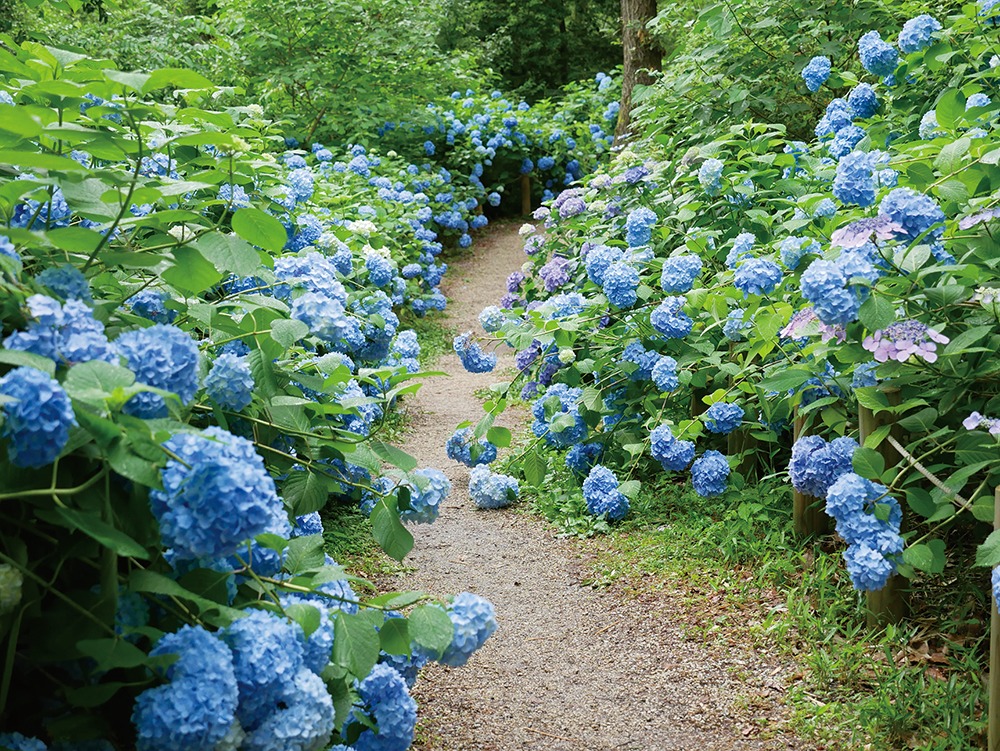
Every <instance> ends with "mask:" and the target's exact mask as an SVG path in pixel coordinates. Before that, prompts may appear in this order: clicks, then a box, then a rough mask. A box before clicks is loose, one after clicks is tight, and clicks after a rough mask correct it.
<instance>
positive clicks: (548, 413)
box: [531, 383, 587, 447]
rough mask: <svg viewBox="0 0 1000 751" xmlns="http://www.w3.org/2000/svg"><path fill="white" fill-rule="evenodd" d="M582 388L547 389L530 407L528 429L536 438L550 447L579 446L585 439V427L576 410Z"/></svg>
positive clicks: (555, 385)
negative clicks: (529, 427) (532, 417)
mask: <svg viewBox="0 0 1000 751" xmlns="http://www.w3.org/2000/svg"><path fill="white" fill-rule="evenodd" d="M582 396H583V389H579V388H572V387H570V386H567V385H565V384H563V383H556V384H553V385H551V386H549V387H548V389H547V390H546V391H545V393H544V394H542V395H541V396H540V397H538V398H537V399H536V400H535V402H534V404H533V405H532V407H531V413H532V415H533V416H534V418H535V421H534V423H533V424H532V426H531V429H532V431H533V432H534V433H535V435H536V436H538V437H543V436H544V438H545V442H546V443H548V444H549V445H552V446H563V447H565V446H572V445H573V444H576V443H581V442H582V441H583V440H584V439H585V438H586V436H587V425H586V423H585V422H584V421H583V417H582V416H581V415H580V411H579V400H580V397H582Z"/></svg>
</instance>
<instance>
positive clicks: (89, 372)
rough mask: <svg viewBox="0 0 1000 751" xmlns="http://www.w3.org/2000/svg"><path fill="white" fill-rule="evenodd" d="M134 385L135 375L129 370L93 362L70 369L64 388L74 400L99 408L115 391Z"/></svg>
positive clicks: (105, 363) (99, 361) (97, 361)
mask: <svg viewBox="0 0 1000 751" xmlns="http://www.w3.org/2000/svg"><path fill="white" fill-rule="evenodd" d="M133 383H135V373H133V372H132V371H131V370H129V369H128V368H123V367H121V366H120V365H112V364H111V363H109V362H103V361H101V360H91V361H90V362H83V363H80V364H79V365H74V366H73V367H72V368H70V369H69V372H68V373H67V374H66V380H65V382H64V383H63V388H65V389H66V393H67V394H69V395H70V396H71V397H73V398H74V399H79V400H80V401H81V402H86V403H88V404H94V405H98V406H99V405H101V404H103V403H104V402H105V400H107V399H108V398H110V397H111V396H112V395H113V394H114V392H115V390H117V389H126V388H128V387H129V386H131V385H132V384H133Z"/></svg>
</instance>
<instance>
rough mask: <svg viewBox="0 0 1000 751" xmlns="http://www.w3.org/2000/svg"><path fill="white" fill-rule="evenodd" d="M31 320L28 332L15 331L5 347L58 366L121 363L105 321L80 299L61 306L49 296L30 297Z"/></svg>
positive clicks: (4, 344) (4, 343)
mask: <svg viewBox="0 0 1000 751" xmlns="http://www.w3.org/2000/svg"><path fill="white" fill-rule="evenodd" d="M28 311H29V312H30V317H31V319H32V320H31V322H30V323H29V324H28V329H27V331H15V332H14V333H13V334H11V335H10V336H8V337H7V338H6V339H5V340H4V342H3V346H4V347H5V348H7V349H16V350H21V351H24V352H33V353H34V354H36V355H41V356H42V357H47V358H49V359H50V360H52V361H53V362H55V363H56V364H58V365H73V364H75V363H81V362H90V361H91V360H101V361H103V362H117V361H118V353H117V352H116V351H115V348H114V347H113V346H112V345H111V344H110V343H109V342H108V337H107V335H106V334H105V333H104V324H103V323H101V322H100V321H97V320H95V319H94V315H93V311H91V309H90V308H88V307H87V306H86V305H84V304H83V303H82V302H80V301H79V300H69V301H68V302H66V303H65V304H64V305H60V304H59V302H58V301H57V300H54V299H52V298H51V297H46V296H45V295H32V296H31V297H29V298H28Z"/></svg>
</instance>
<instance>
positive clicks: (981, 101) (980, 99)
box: [965, 92, 993, 110]
mask: <svg viewBox="0 0 1000 751" xmlns="http://www.w3.org/2000/svg"><path fill="white" fill-rule="evenodd" d="M992 103H993V102H992V100H991V99H990V98H989V97H988V96H987V95H986V94H984V93H982V92H977V93H975V94H972V95H970V96H969V98H968V99H966V100H965V109H966V110H971V109H974V108H976V107H989V106H990V104H992Z"/></svg>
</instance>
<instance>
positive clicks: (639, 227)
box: [625, 206, 656, 248]
mask: <svg viewBox="0 0 1000 751" xmlns="http://www.w3.org/2000/svg"><path fill="white" fill-rule="evenodd" d="M655 224H656V212H654V211H653V210H652V209H647V208H646V207H645V206H640V207H639V208H638V209H634V210H633V211H630V212H629V215H628V217H627V219H626V220H625V242H627V243H628V246H629V247H630V248H637V247H639V246H642V245H648V244H649V241H650V239H651V238H652V236H653V225H655Z"/></svg>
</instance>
